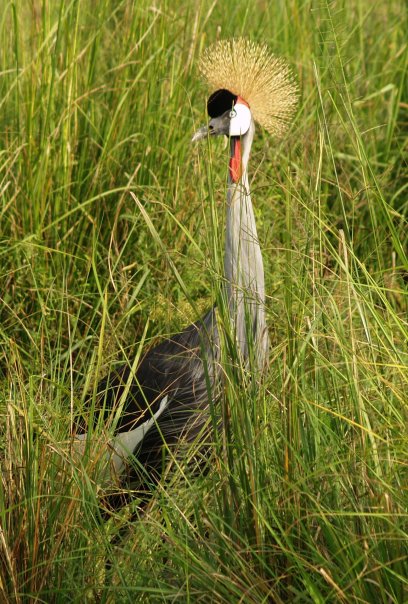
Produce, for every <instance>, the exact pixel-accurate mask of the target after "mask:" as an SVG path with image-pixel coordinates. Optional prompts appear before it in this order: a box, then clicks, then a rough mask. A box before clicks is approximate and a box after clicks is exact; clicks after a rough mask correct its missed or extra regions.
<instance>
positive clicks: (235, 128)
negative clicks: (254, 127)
mask: <svg viewBox="0 0 408 604" xmlns="http://www.w3.org/2000/svg"><path fill="white" fill-rule="evenodd" d="M250 125H251V111H250V110H249V108H248V107H247V106H246V105H243V104H242V103H237V104H236V105H234V108H233V109H232V110H231V120H230V127H229V135H230V136H243V135H244V134H246V133H247V132H248V130H249V126H250Z"/></svg>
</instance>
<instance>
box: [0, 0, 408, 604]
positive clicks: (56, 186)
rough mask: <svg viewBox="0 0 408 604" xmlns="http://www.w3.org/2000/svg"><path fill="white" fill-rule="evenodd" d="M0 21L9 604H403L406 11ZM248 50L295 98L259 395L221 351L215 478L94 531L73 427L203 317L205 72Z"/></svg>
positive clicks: (375, 5) (89, 462) (267, 165)
mask: <svg viewBox="0 0 408 604" xmlns="http://www.w3.org/2000/svg"><path fill="white" fill-rule="evenodd" d="M1 8H2V10H1V11H0V35H1V44H0V132H1V136H0V225H1V226H0V229H1V230H0V259H1V264H0V283H1V285H0V313H1V321H0V380H1V381H0V413H1V417H2V422H1V435H0V463H1V483H0V601H4V602H47V603H48V602H81V603H82V602H84V601H90V602H93V601H95V602H96V601H98V602H139V601H140V602H162V601H166V602H217V603H218V602H225V603H228V604H229V603H231V602H243V603H258V602H296V603H297V602H316V603H326V602H344V603H349V602H356V603H357V602H358V603H361V602H370V603H373V604H377V603H379V602H384V603H387V604H390V603H393V604H394V603H395V604H401V603H403V602H405V601H407V600H408V580H407V576H408V564H407V555H408V551H407V549H408V548H407V537H408V535H407V532H408V514H407V509H408V493H407V485H408V472H407V449H408V446H407V445H408V438H407V415H408V414H407V399H408V396H407V392H408V384H407V382H408V380H407V341H408V338H407V322H406V317H407V315H406V293H407V292H406V283H407V274H408V272H407V238H408V237H407V233H408V230H407V227H406V213H407V207H408V204H407V194H408V187H407V173H408V170H407V139H408V129H407V120H408V116H407V110H408V93H407V58H408V45H407V40H406V31H407V9H406V6H405V4H404V2H403V1H402V0H401V1H400V2H398V1H396V0H391V1H389V2H384V0H382V1H379V0H374V2H373V1H369V0H352V1H350V2H340V1H336V2H331V3H328V2H312V1H311V0H309V1H308V0H306V1H303V2H301V1H300V0H286V1H283V0H280V1H274V2H267V1H261V0H259V1H257V2H255V1H253V0H251V1H249V0H246V1H244V0H235V1H234V2H221V0H218V2H217V0H202V1H198V2H189V1H187V0H180V1H177V2H175V3H174V2H168V1H165V0H163V1H160V0H158V1H157V2H150V1H149V2H147V1H145V0H140V1H138V2H134V1H133V0H132V1H131V0H117V1H113V0H102V1H101V2H93V1H91V0H71V1H69V0H65V1H63V0H55V1H54V0H53V1H51V0H42V1H41V0H31V1H27V2H13V1H7V0H3V2H2V5H1ZM239 35H246V36H248V37H250V38H251V39H253V40H255V41H265V42H267V43H268V44H269V45H270V47H271V48H272V49H273V51H274V52H276V53H277V54H279V55H282V56H284V57H286V58H287V59H288V61H289V62H290V63H291V64H292V66H293V68H294V70H295V72H296V73H297V74H298V78H299V83H300V88H301V103H300V108H299V111H298V114H297V116H296V119H295V121H294V123H293V126H292V128H291V129H290V131H289V133H288V134H287V135H286V137H285V139H284V140H283V141H276V140H273V139H271V138H270V137H269V136H268V135H267V134H266V133H264V132H262V131H261V130H260V129H258V132H257V136H256V142H255V145H254V149H253V153H252V158H251V165H250V170H251V176H253V182H252V193H253V194H252V196H253V201H254V205H255V211H256V216H257V222H258V225H259V233H260V239H261V243H262V248H263V252H264V260H265V268H266V285H267V292H268V301H267V314H268V322H269V327H270V334H271V350H270V366H269V369H268V374H267V377H266V379H265V381H264V383H262V384H258V383H256V381H255V380H249V379H247V376H245V375H242V371H241V370H240V369H239V367H238V368H237V367H235V368H234V367H233V366H231V351H229V357H228V358H227V356H226V358H224V365H225V373H226V384H227V387H226V390H225V396H224V398H223V401H222V405H221V407H220V409H219V410H218V412H222V413H223V415H224V418H226V420H227V421H226V422H225V428H224V431H223V433H222V434H221V435H220V436H219V437H217V438H216V439H215V442H214V446H213V453H212V457H211V464H210V468H211V469H210V471H209V472H207V473H206V474H205V475H203V476H199V477H192V476H191V475H190V474H189V471H188V469H186V468H183V467H178V468H176V467H173V468H169V473H168V480H167V482H166V484H165V485H163V486H162V487H161V488H159V489H158V491H157V493H156V495H155V496H154V498H153V499H152V503H151V505H150V507H149V508H148V510H147V513H146V514H145V515H144V517H143V518H141V519H140V520H139V521H135V522H132V523H130V522H129V519H130V516H131V512H130V511H125V512H122V513H120V514H118V515H117V516H116V517H114V518H112V519H111V520H110V521H109V522H107V523H103V522H101V517H100V510H99V502H100V496H101V491H100V488H99V487H98V484H97V479H96V477H97V471H96V469H97V468H96V466H97V465H98V464H99V463H102V462H103V459H102V460H101V459H100V455H99V456H98V455H97V454H96V453H97V452H98V451H97V449H98V447H97V446H95V449H96V451H90V455H88V456H87V457H85V458H83V459H75V455H74V454H73V451H72V446H71V444H72V443H71V441H70V434H71V428H72V423H73V419H74V417H75V416H77V415H78V414H79V413H81V412H82V411H84V401H85V399H86V397H87V396H88V395H89V393H92V392H93V388H94V386H95V384H96V383H97V380H98V377H102V376H103V375H104V373H105V372H106V369H107V368H108V367H110V366H111V365H112V364H114V363H117V362H128V363H130V364H131V365H132V364H133V363H134V360H135V357H136V355H137V354H138V353H139V351H140V350H141V347H142V345H143V346H149V345H150V344H151V343H152V342H154V341H156V339H159V338H160V337H164V336H166V335H168V334H171V333H174V332H176V331H177V330H178V329H180V328H181V327H182V326H184V325H186V324H188V322H189V321H191V320H193V319H194V318H197V316H199V315H200V313H202V312H204V311H205V309H206V308H208V307H209V306H210V305H211V304H212V303H213V301H214V300H218V301H219V303H220V304H221V305H222V297H220V292H219V289H220V277H221V275H222V245H223V243H222V241H223V224H224V218H223V216H224V197H225V180H226V173H227V163H228V158H227V155H226V153H227V152H226V150H225V149H224V148H223V145H222V142H221V141H211V145H207V144H205V143H204V144H203V145H202V146H201V147H197V146H192V145H191V144H190V139H191V135H192V133H193V132H194V129H195V128H197V126H198V125H200V124H201V123H202V122H203V121H204V120H205V101H206V90H205V88H204V86H203V85H202V84H201V83H200V81H199V78H198V74H197V71H196V65H197V59H198V57H199V54H200V51H201V49H202V48H204V47H205V46H206V45H207V44H209V43H210V42H211V41H213V40H215V39H216V38H219V37H230V36H239ZM221 314H222V313H221ZM232 356H233V351H232ZM232 360H234V359H232ZM216 412H217V411H216ZM97 437H98V434H95V438H96V439H97ZM94 453H95V455H94ZM186 457H188V453H186ZM170 465H171V464H170ZM174 465H175V464H173V466H174ZM136 505H137V501H136V503H135V506H136ZM135 506H134V507H133V509H134V508H135ZM124 527H125V528H126V531H122V529H123V528H124ZM121 531H122V532H124V533H125V536H124V538H123V539H122V541H120V543H119V544H118V545H115V536H117V535H118V534H119V533H120V532H121ZM116 541H117V540H116ZM107 559H109V560H110V568H108V567H105V562H106V560H107Z"/></svg>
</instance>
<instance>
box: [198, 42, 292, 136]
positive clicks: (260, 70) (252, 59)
mask: <svg viewBox="0 0 408 604" xmlns="http://www.w3.org/2000/svg"><path fill="white" fill-rule="evenodd" d="M199 70H200V73H201V75H202V76H203V77H204V79H205V80H207V82H208V85H209V87H210V89H211V93H212V92H215V91H216V90H220V89H223V88H225V89H226V90H229V91H230V92H232V93H233V94H235V95H237V96H240V97H242V98H243V99H244V100H245V101H246V102H247V103H248V105H249V107H250V109H251V112H252V115H253V118H254V120H255V121H256V122H258V123H259V124H260V125H261V126H263V127H264V128H265V129H266V130H267V131H268V132H269V133H270V134H272V135H274V136H282V135H283V134H284V133H285V131H286V130H287V128H288V126H289V124H290V121H291V119H292V118H293V115H294V113H295V111H296V107H297V103H298V99H299V88H298V85H297V83H296V80H295V78H294V76H293V73H292V71H291V69H290V67H289V65H288V64H287V62H286V61H285V60H284V59H282V58H280V57H277V56H275V55H274V54H273V53H272V52H271V51H270V50H269V48H268V46H267V45H266V44H256V43H254V42H251V41H250V40H248V39H247V38H233V39H231V40H220V41H218V42H216V43H215V44H213V45H212V46H209V47H208V48H206V49H205V50H204V52H203V54H202V56H201V58H200V62H199Z"/></svg>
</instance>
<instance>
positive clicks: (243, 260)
mask: <svg viewBox="0 0 408 604" xmlns="http://www.w3.org/2000/svg"><path fill="white" fill-rule="evenodd" d="M254 133H255V125H254V122H253V121H251V125H250V128H249V130H248V132H247V133H246V134H245V135H244V136H241V137H240V138H236V137H233V138H232V139H231V144H230V164H229V176H228V188H227V220H226V238H225V257H224V270H225V278H226V290H227V298H228V305H229V312H230V317H231V320H232V326H233V329H234V332H235V339H236V344H237V347H238V350H239V351H240V355H241V357H242V359H243V360H244V361H247V360H248V357H249V353H250V349H251V348H252V349H253V350H254V351H255V352H256V361H257V364H258V366H259V368H260V369H261V368H263V367H264V366H265V364H266V360H267V351H268V334H267V329H266V321H265V309H264V304H265V283H264V268H263V260H262V254H261V249H260V245H259V240H258V234H257V229H256V224H255V216H254V211H253V207H252V201H251V194H250V190H249V179H248V162H249V156H250V152H251V147H252V141H253V138H254Z"/></svg>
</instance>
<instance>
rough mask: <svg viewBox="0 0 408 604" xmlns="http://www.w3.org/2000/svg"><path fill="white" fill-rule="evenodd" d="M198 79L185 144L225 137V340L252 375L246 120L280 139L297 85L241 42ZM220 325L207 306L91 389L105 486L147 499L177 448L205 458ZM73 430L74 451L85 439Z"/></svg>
mask: <svg viewBox="0 0 408 604" xmlns="http://www.w3.org/2000/svg"><path fill="white" fill-rule="evenodd" d="M200 71H201V74H202V75H203V76H204V78H205V79H206V80H207V82H208V84H209V87H210V89H211V95H210V97H209V99H208V102H207V110H208V114H209V118H210V120H209V123H208V125H206V126H203V127H202V128H200V129H199V130H198V132H196V133H195V134H194V136H193V138H192V140H193V141H198V140H200V139H203V138H205V137H207V136H226V137H228V138H229V141H230V160H229V173H228V186H227V199H226V232H225V255H224V283H225V299H226V300H227V309H228V315H229V316H228V319H229V322H230V327H231V330H230V333H232V334H234V336H233V341H234V346H235V348H236V351H237V354H238V356H239V358H240V359H241V361H242V362H243V363H244V364H247V363H248V355H249V342H250V343H251V348H252V349H253V350H254V351H256V358H255V365H257V370H258V371H259V372H262V371H263V370H264V368H265V365H266V361H267V356H268V332H267V327H266V321H265V310H264V305H265V286H264V268H263V261H262V254H261V249H260V246H259V240H258V236H257V230H256V225H255V218H254V212H253V208H252V201H251V195H250V191H249V178H248V162H249V157H250V152H251V146H252V141H253V138H254V134H255V121H257V122H258V123H259V124H261V125H262V126H263V127H264V128H265V129H266V130H268V131H269V132H270V133H271V134H272V135H275V136H282V135H283V134H284V132H285V130H286V128H287V126H288V124H289V122H290V119H291V117H292V116H293V114H294V111H295V109H296V104H297V97H298V91H297V86H296V84H295V82H294V79H293V77H292V75H291V71H290V69H289V67H288V66H287V64H286V63H285V62H284V61H283V60H282V59H280V58H277V57H275V56H274V55H273V54H271V53H270V52H269V50H268V48H267V47H266V46H265V45H257V44H254V43H252V42H250V41H248V40H246V39H235V40H223V41H219V42H217V43H215V44H214V45H213V46H211V47H210V48H208V49H207V50H206V51H205V52H204V54H203V56H202V58H201V60H200ZM220 325H221V323H220V322H219V321H218V320H217V307H216V306H214V307H213V308H211V310H209V311H208V312H207V313H206V314H205V315H204V316H203V317H202V318H201V319H200V320H199V321H197V322H196V323H193V324H191V325H189V326H188V327H186V328H185V329H184V330H183V331H181V332H180V333H177V334H175V335H174V336H172V337H170V338H169V339H166V340H164V341H162V342H161V343H159V344H158V345H156V346H154V347H153V348H151V349H150V350H147V352H146V353H145V355H144V356H142V358H141V360H140V362H139V363H138V365H137V367H136V369H135V370H133V371H132V369H131V368H130V367H129V366H128V365H125V366H122V367H119V368H117V369H115V370H113V371H112V372H111V373H110V374H109V376H108V377H107V378H105V379H104V380H102V381H101V382H100V384H99V385H98V397H97V399H98V404H99V411H97V412H96V413H95V414H94V421H96V420H97V421H101V419H102V421H106V422H107V423H108V424H109V422H110V425H111V426H112V428H113V429H114V432H113V436H112V437H111V438H110V440H109V442H108V445H107V452H106V457H105V461H106V464H105V466H106V471H105V472H104V479H103V480H104V481H105V483H106V484H111V485H112V484H115V483H116V484H117V485H119V486H126V487H128V488H132V489H136V490H137V491H138V492H139V493H145V494H147V493H149V492H151V488H152V486H153V485H154V484H156V483H157V481H159V480H160V478H161V476H162V472H163V467H164V463H163V460H164V459H166V456H167V455H168V454H171V455H175V456H177V455H178V451H179V450H180V448H182V446H183V445H184V444H187V446H188V445H189V444H192V443H193V442H194V443H195V444H196V445H197V443H198V444H200V443H202V451H201V452H202V454H203V455H204V454H205V451H206V448H207V446H208V444H206V443H207V442H208V439H207V437H208V434H210V433H211V429H212V422H211V413H210V405H212V404H216V403H217V401H219V399H220V395H221V393H222V372H221V368H220V363H219V362H220V344H221V341H222V338H220V329H221V327H220ZM118 410H119V411H118ZM79 432H80V433H78V434H77V435H76V439H77V444H78V445H79V448H80V449H82V448H84V446H85V443H86V441H87V440H88V438H91V434H92V431H91V430H89V429H88V432H86V431H85V429H84V428H82V430H81V429H80V430H79ZM81 432H82V433H81ZM199 448H200V447H199ZM104 455H105V454H104ZM204 457H205V455H204ZM126 501H127V499H126V497H125V498H123V496H121V495H117V496H115V495H112V496H111V497H110V498H109V505H110V506H111V507H112V508H114V509H118V508H119V507H121V506H122V505H123V504H124V503H125V502H126Z"/></svg>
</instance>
